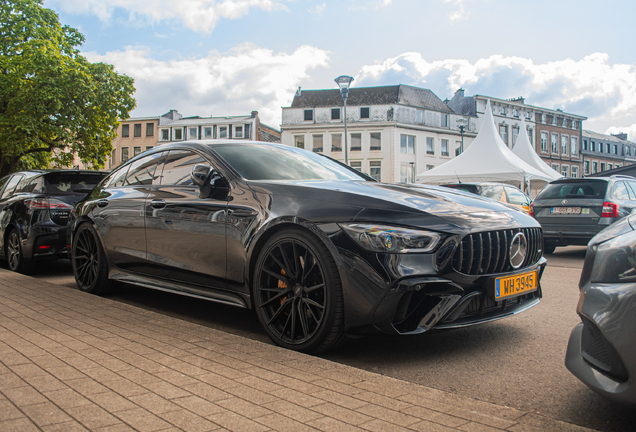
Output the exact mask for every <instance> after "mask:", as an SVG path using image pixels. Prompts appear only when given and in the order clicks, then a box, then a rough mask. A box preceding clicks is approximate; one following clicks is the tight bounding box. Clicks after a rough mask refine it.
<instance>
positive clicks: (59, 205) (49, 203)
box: [26, 198, 73, 210]
mask: <svg viewBox="0 0 636 432" xmlns="http://www.w3.org/2000/svg"><path fill="white" fill-rule="evenodd" d="M26 205H27V206H28V207H29V209H30V210H49V209H50V210H71V209H72V208H73V206H71V205H68V204H66V203H65V202H64V201H60V200H56V199H48V198H33V199H30V200H28V201H26Z"/></svg>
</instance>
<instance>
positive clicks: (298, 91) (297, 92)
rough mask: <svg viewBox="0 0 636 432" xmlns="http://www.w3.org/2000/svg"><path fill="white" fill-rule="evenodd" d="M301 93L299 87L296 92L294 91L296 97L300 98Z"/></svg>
mask: <svg viewBox="0 0 636 432" xmlns="http://www.w3.org/2000/svg"><path fill="white" fill-rule="evenodd" d="M302 93H303V92H302V91H300V86H298V90H296V96H301V95H302Z"/></svg>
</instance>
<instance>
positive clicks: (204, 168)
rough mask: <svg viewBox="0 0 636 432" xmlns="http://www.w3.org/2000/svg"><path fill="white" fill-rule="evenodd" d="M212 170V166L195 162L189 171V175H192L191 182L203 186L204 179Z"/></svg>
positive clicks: (206, 178)
mask: <svg viewBox="0 0 636 432" xmlns="http://www.w3.org/2000/svg"><path fill="white" fill-rule="evenodd" d="M213 172H214V168H212V167H211V166H209V165H201V164H197V165H195V166H194V167H192V171H191V172H190V177H192V182H193V183H194V184H195V185H197V186H199V187H200V188H202V187H204V186H205V184H206V180H208V179H209V178H210V174H212V173H213Z"/></svg>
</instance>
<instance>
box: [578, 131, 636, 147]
mask: <svg viewBox="0 0 636 432" xmlns="http://www.w3.org/2000/svg"><path fill="white" fill-rule="evenodd" d="M583 136H585V137H590V138H594V139H597V140H603V141H613V142H615V143H622V144H632V145H636V143H635V142H633V141H629V140H624V139H620V138H618V137H617V136H614V135H608V134H602V133H599V132H594V131H591V130H588V129H583Z"/></svg>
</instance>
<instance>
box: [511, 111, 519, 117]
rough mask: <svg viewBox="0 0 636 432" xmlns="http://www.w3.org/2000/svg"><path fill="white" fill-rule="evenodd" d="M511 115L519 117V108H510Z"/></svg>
mask: <svg viewBox="0 0 636 432" xmlns="http://www.w3.org/2000/svg"><path fill="white" fill-rule="evenodd" d="M512 115H513V116H514V117H519V110H518V109H513V110H512Z"/></svg>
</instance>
